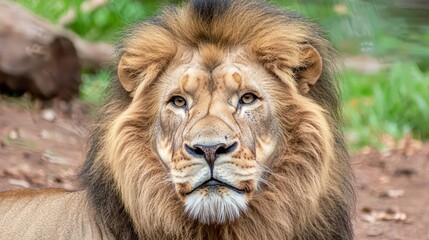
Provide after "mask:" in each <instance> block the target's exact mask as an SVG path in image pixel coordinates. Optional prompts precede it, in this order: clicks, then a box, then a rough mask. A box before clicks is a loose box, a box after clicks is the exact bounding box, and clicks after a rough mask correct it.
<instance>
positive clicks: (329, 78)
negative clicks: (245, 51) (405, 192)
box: [80, 0, 354, 240]
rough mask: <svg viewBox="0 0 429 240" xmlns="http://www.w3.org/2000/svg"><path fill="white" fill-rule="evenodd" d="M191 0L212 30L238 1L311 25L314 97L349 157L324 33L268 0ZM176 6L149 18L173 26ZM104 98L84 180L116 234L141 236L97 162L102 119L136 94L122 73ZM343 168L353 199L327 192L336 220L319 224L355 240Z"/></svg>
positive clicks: (310, 235)
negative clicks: (317, 63)
mask: <svg viewBox="0 0 429 240" xmlns="http://www.w3.org/2000/svg"><path fill="white" fill-rule="evenodd" d="M189 4H190V6H192V10H193V11H194V15H195V16H196V17H198V18H200V19H201V21H202V22H203V23H204V24H206V26H207V29H210V25H211V22H212V21H213V19H216V18H221V17H222V14H224V13H225V12H227V11H228V9H229V8H233V7H236V5H252V6H257V7H258V8H260V9H261V12H264V14H267V15H272V16H279V19H282V20H283V21H285V24H288V23H294V22H299V23H300V24H304V25H306V26H307V27H310V28H312V30H313V32H312V34H313V35H312V36H309V37H308V38H307V41H308V43H310V44H311V45H313V46H314V47H315V48H316V49H317V50H318V51H319V53H320V54H321V55H322V58H323V59H324V60H326V61H325V62H324V64H323V71H322V76H321V77H320V80H319V81H317V82H316V84H315V85H314V86H312V87H311V91H310V92H309V97H310V98H311V99H313V101H314V102H316V103H318V104H319V105H321V106H322V107H323V108H325V109H326V110H327V111H328V112H329V116H328V120H332V122H333V124H332V125H331V127H334V128H333V129H332V131H333V132H334V138H335V146H334V149H335V151H336V152H335V155H336V161H348V154H347V152H346V150H345V143H344V141H343V138H342V133H341V129H339V122H340V121H341V119H340V108H341V106H340V99H339V96H340V94H339V89H338V86H337V85H336V84H337V81H336V80H335V78H334V72H335V66H336V62H335V61H336V60H335V59H336V56H335V51H334V50H333V49H332V48H331V47H330V46H329V45H321V43H322V42H321V41H319V40H320V39H324V38H325V37H324V36H323V33H322V32H320V30H319V28H318V27H317V26H316V25H313V24H312V23H309V22H306V21H305V20H304V19H302V18H301V17H300V16H299V15H298V14H296V13H294V12H289V11H282V10H278V9H277V8H275V7H272V6H271V5H269V4H267V3H265V2H258V1H245V0H236V1H233V0H193V1H190V3H189ZM174 11H176V9H175V8H169V9H167V10H166V11H165V12H164V13H163V14H162V15H161V16H158V17H155V18H153V19H152V20H149V21H148V22H149V23H150V24H152V25H156V26H161V27H164V28H167V30H169V29H168V24H166V23H165V22H164V21H165V19H164V17H165V16H167V15H169V14H173V12H174ZM143 25H144V23H143ZM140 27H141V25H139V26H137V27H136V29H139V28H140ZM132 32H133V31H131V32H130V34H132ZM198 38H199V41H205V42H207V41H210V42H215V43H217V44H219V45H226V46H228V45H234V44H236V43H232V42H229V41H228V39H223V38H222V36H213V35H210V34H209V33H208V32H207V31H205V32H202V31H201V32H199V33H198ZM188 42H189V45H193V46H196V45H198V44H199V43H200V42H193V40H192V39H188ZM118 51H119V55H122V53H123V52H122V51H123V47H122V46H120V47H119V50H118ZM105 99H106V100H105V103H104V104H103V107H102V108H101V110H100V112H99V113H98V118H97V119H96V125H95V127H94V129H93V131H92V135H91V137H90V149H89V151H88V154H87V158H86V162H85V164H84V166H83V168H82V170H81V173H80V179H81V184H82V186H83V188H85V189H87V191H88V195H89V198H90V201H91V202H92V204H93V206H94V208H95V209H96V211H97V213H98V217H99V218H100V219H102V221H104V223H105V224H106V226H108V227H109V229H110V230H111V231H112V233H113V235H114V236H115V237H116V238H117V239H138V235H137V233H136V230H135V227H134V226H133V223H132V221H131V218H130V216H129V214H128V213H127V211H126V210H125V207H124V204H123V202H122V200H121V196H120V193H119V190H118V186H117V185H116V183H115V182H114V180H113V177H112V173H111V169H109V168H108V167H107V166H105V164H103V163H102V162H100V161H97V157H99V155H100V151H101V150H102V148H103V147H104V146H102V144H103V143H101V141H100V139H102V138H103V136H104V135H105V134H106V132H105V131H106V129H105V128H104V126H103V125H102V124H105V123H106V122H109V121H111V120H112V117H114V114H116V113H118V112H122V111H124V110H125V109H126V108H127V106H128V105H129V104H130V102H131V97H130V96H129V94H128V92H126V91H125V90H124V88H123V87H122V86H121V84H120V83H119V81H118V79H117V77H114V78H113V81H112V83H111V86H110V87H109V89H108V90H107V94H106V97H105ZM342 170H344V171H343V172H341V173H339V176H338V177H337V178H338V180H339V181H340V183H338V184H339V185H340V187H339V190H340V191H341V194H343V196H346V197H347V198H349V201H350V202H349V204H348V205H345V204H344V203H343V202H338V201H334V202H333V201H332V199H330V200H329V201H328V200H327V199H324V197H322V198H321V199H320V200H319V202H320V203H321V208H322V212H321V214H324V215H326V216H328V218H327V221H328V222H329V223H331V224H332V225H331V229H326V230H323V229H319V231H325V232H323V237H324V238H323V239H328V240H331V239H332V240H335V239H338V240H340V239H353V230H352V225H351V223H350V219H351V218H352V216H351V213H352V209H351V207H353V203H354V193H353V190H352V189H353V187H352V185H351V183H350V182H348V181H344V179H350V178H351V173H350V171H349V169H342ZM329 194H331V195H338V193H333V192H328V193H327V196H325V197H326V198H328V197H329ZM325 203H326V204H325ZM332 213H335V214H332ZM320 225H323V223H320ZM206 230H207V232H208V233H207V239H214V238H213V236H214V235H210V232H211V233H212V234H214V232H215V231H214V229H210V228H207V229H206ZM301 234H302V235H301V236H300V237H299V238H298V237H297V238H296V240H313V239H320V237H321V236H320V232H314V229H311V230H303V231H302V233H301Z"/></svg>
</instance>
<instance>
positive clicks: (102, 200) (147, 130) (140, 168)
mask: <svg viewBox="0 0 429 240" xmlns="http://www.w3.org/2000/svg"><path fill="white" fill-rule="evenodd" d="M126 36H127V37H126V38H125V39H124V40H123V42H122V43H121V44H120V46H119V48H118V63H117V71H116V76H117V77H116V78H114V80H113V81H112V83H111V86H110V88H109V90H108V91H107V97H106V103H105V104H104V105H103V107H102V108H101V110H100V113H99V116H98V118H97V120H96V124H95V127H94V129H93V131H92V135H91V137H90V148H89V151H88V154H87V158H86V161H85V164H84V166H83V169H82V171H81V173H80V176H79V178H80V179H81V182H82V188H83V189H82V190H81V191H76V192H65V191H61V190H44V191H42V192H37V191H36V192H33V191H25V190H24V191H12V192H8V193H4V194H2V195H1V197H0V202H1V204H0V212H1V216H2V217H1V219H0V233H1V236H6V239H275V240H277V239H291V240H298V239H308V240H310V239H353V230H352V224H351V219H352V216H353V208H354V193H353V188H352V183H353V175H352V172H351V168H350V163H349V161H348V154H347V151H346V148H345V144H344V140H343V135H342V132H341V129H340V127H339V125H340V120H341V119H340V97H339V90H338V86H337V81H336V78H335V76H334V74H335V72H336V65H337V62H338V61H337V57H336V54H335V51H334V50H333V48H332V47H331V45H330V44H329V42H328V41H327V40H326V39H325V37H324V36H323V33H322V32H321V30H319V28H318V27H317V25H315V24H312V23H310V22H308V21H306V20H305V19H303V18H302V17H300V16H299V15H298V14H295V13H293V12H290V11H286V10H281V9H279V8H276V7H274V6H272V5H270V4H269V3H266V2H264V1H256V0H255V1H247V0H205V1H203V0H192V1H189V2H188V3H185V4H183V5H182V6H178V7H170V8H166V9H165V10H164V11H163V12H162V13H160V14H159V15H158V16H157V17H155V18H153V19H151V20H148V21H146V22H143V23H141V24H139V25H137V26H136V27H135V28H134V29H133V30H131V31H130V33H128V34H127V35H126Z"/></svg>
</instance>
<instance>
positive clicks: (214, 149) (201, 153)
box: [185, 142, 237, 172]
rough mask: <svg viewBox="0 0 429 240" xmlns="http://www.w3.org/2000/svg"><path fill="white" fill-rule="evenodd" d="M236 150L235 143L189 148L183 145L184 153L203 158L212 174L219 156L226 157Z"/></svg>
mask: <svg viewBox="0 0 429 240" xmlns="http://www.w3.org/2000/svg"><path fill="white" fill-rule="evenodd" d="M236 148H237V142H234V143H232V144H229V145H226V144H225V143H219V144H216V145H200V144H195V145H193V146H192V147H189V146H188V145H186V144H185V149H186V151H187V152H188V153H189V154H191V155H193V156H195V157H204V159H205V160H206V161H207V163H208V164H209V167H210V171H211V172H213V167H214V162H215V160H216V159H217V158H218V157H219V156H220V155H227V154H229V153H232V152H234V150H235V149H236Z"/></svg>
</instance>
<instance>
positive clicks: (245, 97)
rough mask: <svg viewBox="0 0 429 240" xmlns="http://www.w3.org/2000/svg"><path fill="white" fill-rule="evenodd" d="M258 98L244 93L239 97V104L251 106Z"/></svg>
mask: <svg viewBox="0 0 429 240" xmlns="http://www.w3.org/2000/svg"><path fill="white" fill-rule="evenodd" d="M257 98H258V97H256V96H255V94H253V93H246V94H244V95H243V96H241V99H240V103H241V104H251V103H253V102H254V101H255V100H256V99H257Z"/></svg>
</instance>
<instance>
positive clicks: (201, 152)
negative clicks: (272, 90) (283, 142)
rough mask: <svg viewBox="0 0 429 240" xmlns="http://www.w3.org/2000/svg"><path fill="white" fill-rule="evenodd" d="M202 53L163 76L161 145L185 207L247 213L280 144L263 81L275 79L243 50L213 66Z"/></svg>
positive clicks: (193, 211) (211, 215)
mask: <svg viewBox="0 0 429 240" xmlns="http://www.w3.org/2000/svg"><path fill="white" fill-rule="evenodd" d="M201 59H202V58H201V57H200V55H199V54H198V53H194V54H193V55H192V56H187V57H185V58H182V59H181V61H180V63H179V64H176V65H174V64H173V66H174V67H173V69H171V68H170V69H169V70H168V71H166V73H165V74H164V75H163V76H162V77H161V79H160V82H163V83H164V85H165V87H164V88H162V89H165V92H164V93H163V99H162V101H161V106H160V116H159V123H158V128H159V132H160V134H158V135H157V136H158V139H157V140H156V143H157V144H156V151H157V152H158V154H159V156H160V158H161V160H162V162H163V163H164V164H165V166H166V168H167V169H168V171H169V174H170V175H171V180H172V181H173V183H174V185H175V190H176V193H177V194H178V196H179V198H180V199H181V200H182V201H183V202H184V205H185V211H186V213H187V214H188V215H189V216H190V217H191V218H193V219H197V220H198V221H200V222H201V223H222V222H225V221H230V220H234V219H235V218H237V217H239V215H240V213H241V212H244V211H246V208H247V203H248V202H249V201H250V200H251V198H252V195H253V194H254V193H255V192H256V191H258V185H259V183H260V182H261V181H263V180H262V179H261V177H262V173H263V171H264V168H265V166H266V164H267V161H269V159H270V156H271V155H272V153H273V151H274V149H275V146H276V141H277V140H276V131H277V123H276V120H275V118H274V117H273V116H274V114H273V107H272V106H270V96H269V93H268V92H267V88H268V87H267V86H265V85H264V84H269V82H272V81H273V80H272V78H273V77H272V76H271V75H270V74H268V73H267V72H266V71H265V69H264V68H263V67H262V66H260V65H258V64H256V63H254V64H253V63H251V62H250V61H249V60H244V59H245V58H243V57H242V56H241V54H231V53H230V54H228V56H226V57H224V58H223V60H222V61H221V62H219V64H217V65H216V67H214V68H213V69H207V67H206V66H205V64H204V63H203V62H202V60H201ZM264 79H266V80H267V81H264ZM255 80H257V81H258V84H257V83H256V81H255ZM268 80H269V81H268ZM261 83H262V84H261Z"/></svg>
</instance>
